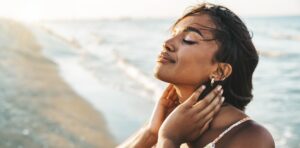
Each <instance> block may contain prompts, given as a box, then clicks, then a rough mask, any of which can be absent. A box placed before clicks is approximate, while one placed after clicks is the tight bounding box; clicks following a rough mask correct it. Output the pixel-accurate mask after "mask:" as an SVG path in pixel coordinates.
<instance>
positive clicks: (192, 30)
mask: <svg viewBox="0 0 300 148" xmlns="http://www.w3.org/2000/svg"><path fill="white" fill-rule="evenodd" d="M183 32H195V33H197V34H199V35H200V36H201V37H203V34H202V33H201V32H200V31H199V30H198V29H196V28H194V27H190V26H188V27H186V28H185V29H184V30H183Z"/></svg>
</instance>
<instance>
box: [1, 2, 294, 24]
mask: <svg viewBox="0 0 300 148" xmlns="http://www.w3.org/2000/svg"><path fill="white" fill-rule="evenodd" d="M200 2H203V0H0V17H5V18H13V19H17V20H24V21H36V20H45V19H46V20H47V19H50V20H51V19H94V18H122V17H131V18H149V17H150V18H166V17H178V16H180V15H182V14H183V12H184V10H185V9H186V8H187V7H188V6H192V5H193V4H197V3H200ZM206 2H213V3H217V4H223V5H225V6H227V7H228V8H230V9H231V10H233V11H234V12H235V13H237V14H238V15H241V16H283V15H299V16H300V0H206Z"/></svg>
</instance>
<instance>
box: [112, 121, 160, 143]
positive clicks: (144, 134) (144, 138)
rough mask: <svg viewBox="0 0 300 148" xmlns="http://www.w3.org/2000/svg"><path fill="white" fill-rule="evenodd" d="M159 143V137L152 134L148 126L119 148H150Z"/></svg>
mask: <svg viewBox="0 0 300 148" xmlns="http://www.w3.org/2000/svg"><path fill="white" fill-rule="evenodd" d="M156 142H157V135H154V134H153V133H151V132H150V131H149V130H148V128H147V127H146V126H144V127H143V128H141V129H140V130H139V131H138V132H137V133H136V134H134V135H132V136H131V137H130V138H128V139H127V140H126V141H125V142H124V143H122V144H121V145H119V146H118V148H127V147H130V148H131V147H135V148H150V147H152V146H153V145H155V144H156Z"/></svg>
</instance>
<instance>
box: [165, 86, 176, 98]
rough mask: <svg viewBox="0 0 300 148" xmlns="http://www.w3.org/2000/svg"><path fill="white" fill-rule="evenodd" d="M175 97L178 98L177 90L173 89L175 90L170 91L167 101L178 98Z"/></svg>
mask: <svg viewBox="0 0 300 148" xmlns="http://www.w3.org/2000/svg"><path fill="white" fill-rule="evenodd" d="M175 96H177V95H176V89H175V88H174V87H173V88H171V90H170V91H169V94H168V97H167V99H168V100H174V98H176V97H175Z"/></svg>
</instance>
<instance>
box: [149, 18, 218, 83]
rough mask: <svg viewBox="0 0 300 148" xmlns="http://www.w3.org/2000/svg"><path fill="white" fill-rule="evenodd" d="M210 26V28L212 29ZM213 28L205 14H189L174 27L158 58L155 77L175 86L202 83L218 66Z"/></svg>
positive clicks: (211, 22)
mask: <svg viewBox="0 0 300 148" xmlns="http://www.w3.org/2000/svg"><path fill="white" fill-rule="evenodd" d="M209 28H210V29H209ZM211 28H216V26H215V25H214V23H213V21H212V20H211V18H210V17H209V16H208V15H206V14H202V15H196V16H188V17H186V18H184V19H183V20H181V21H180V22H179V23H178V24H177V25H176V26H175V27H174V28H173V33H172V37H171V38H170V39H168V40H167V41H166V42H165V45H164V49H163V50H162V52H161V54H160V55H159V57H158V59H157V64H156V66H155V69H154V74H155V76H156V77H157V78H158V79H160V80H162V81H165V82H168V83H172V84H175V85H200V84H202V83H203V82H205V81H207V80H209V76H210V74H211V73H212V72H213V71H216V69H217V63H216V62H213V57H214V55H215V53H216V51H217V50H218V45H217V42H216V41H215V40H210V41H205V39H213V38H214V36H213V33H212V31H211Z"/></svg>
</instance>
